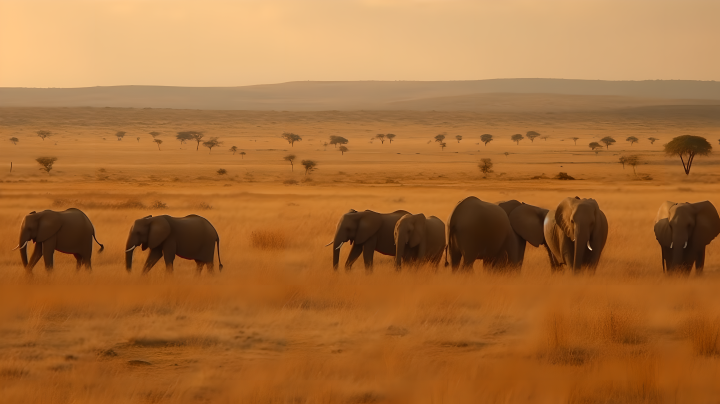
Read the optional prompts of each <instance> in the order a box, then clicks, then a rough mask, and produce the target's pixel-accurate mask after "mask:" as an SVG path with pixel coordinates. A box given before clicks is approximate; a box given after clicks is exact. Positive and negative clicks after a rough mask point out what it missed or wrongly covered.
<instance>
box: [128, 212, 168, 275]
mask: <svg viewBox="0 0 720 404" xmlns="http://www.w3.org/2000/svg"><path fill="white" fill-rule="evenodd" d="M170 231H171V230H170V223H168V221H167V219H166V218H165V217H163V216H157V217H152V215H150V216H146V217H144V218H142V219H138V220H136V221H135V223H133V226H132V227H131V228H130V234H129V235H128V239H127V243H126V244H125V248H126V250H125V268H126V269H127V270H128V272H130V270H131V269H132V258H133V250H135V248H136V247H137V246H142V250H143V251H145V250H146V249H148V248H150V249H153V248H157V247H158V246H160V245H161V244H162V243H163V242H164V241H165V239H166V238H168V236H169V235H170Z"/></svg>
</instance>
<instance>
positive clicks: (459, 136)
mask: <svg viewBox="0 0 720 404" xmlns="http://www.w3.org/2000/svg"><path fill="white" fill-rule="evenodd" d="M455 139H457V141H458V143H460V141H461V140H462V136H461V135H455Z"/></svg>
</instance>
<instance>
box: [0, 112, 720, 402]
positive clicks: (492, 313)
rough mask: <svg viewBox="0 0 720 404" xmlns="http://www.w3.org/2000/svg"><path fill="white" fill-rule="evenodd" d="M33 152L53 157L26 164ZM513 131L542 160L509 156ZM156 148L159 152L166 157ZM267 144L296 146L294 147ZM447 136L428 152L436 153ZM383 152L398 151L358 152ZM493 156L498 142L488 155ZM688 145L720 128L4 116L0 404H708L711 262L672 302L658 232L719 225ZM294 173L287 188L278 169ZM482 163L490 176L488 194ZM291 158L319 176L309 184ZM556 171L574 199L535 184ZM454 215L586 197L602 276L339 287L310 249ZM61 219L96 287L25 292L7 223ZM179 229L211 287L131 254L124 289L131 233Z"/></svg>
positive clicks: (487, 277) (690, 121)
mask: <svg viewBox="0 0 720 404" xmlns="http://www.w3.org/2000/svg"><path fill="white" fill-rule="evenodd" d="M38 130H48V131H51V132H52V135H51V136H50V137H48V138H47V139H45V140H41V139H40V138H39V137H38V136H37V135H36V134H35V132H36V131H38ZM190 130H196V131H204V132H205V136H206V139H207V138H209V137H212V136H217V137H219V140H220V141H222V142H224V143H223V145H222V146H220V147H217V148H214V149H212V151H209V150H208V149H207V148H204V147H203V146H202V145H200V146H199V150H197V151H196V144H194V143H192V142H189V143H188V144H184V145H181V144H180V143H179V142H178V141H176V140H175V139H174V138H175V133H176V132H178V131H190ZM529 130H535V131H538V132H540V133H541V134H543V135H549V136H550V137H549V138H548V139H547V140H542V139H535V141H534V142H532V143H531V142H530V141H529V140H527V139H526V140H523V141H521V142H520V145H516V144H515V143H513V142H512V141H511V140H510V136H511V135H512V134H515V133H522V134H524V133H525V132H527V131H529ZM118 131H125V132H127V134H126V135H125V137H124V139H123V140H122V141H118V140H117V139H116V137H115V133H116V132H118ZM151 131H157V132H161V135H160V136H159V137H158V138H159V139H161V140H163V143H162V144H161V145H160V150H158V146H157V145H156V144H155V143H153V142H152V138H151V136H150V135H148V133H149V132H151ZM283 132H293V133H296V134H299V135H300V136H302V138H303V140H302V141H299V142H297V143H295V145H294V146H292V147H291V146H290V145H289V144H288V143H287V142H285V141H284V140H283V139H281V138H280V135H281V134H282V133H283ZM441 132H447V139H446V141H445V142H446V143H447V147H446V148H445V149H444V150H441V148H440V147H439V146H438V143H436V142H434V141H433V137H434V136H435V135H437V134H439V133H441ZM378 133H383V134H387V133H393V134H396V135H397V137H396V138H395V140H394V141H393V142H392V143H389V142H388V141H387V140H386V141H385V143H384V144H381V142H380V141H379V140H373V141H371V138H372V137H374V136H375V135H376V134H378ZM485 133H489V134H493V135H494V137H495V140H493V141H492V142H491V143H489V144H488V145H487V146H485V145H483V144H482V143H480V135H481V134H485ZM683 134H693V135H701V136H705V137H707V138H708V140H709V141H710V142H711V143H712V144H713V145H717V142H718V140H717V139H718V138H720V118H718V115H717V114H715V113H714V112H713V111H710V112H709V113H708V112H707V111H706V110H704V109H703V108H702V107H698V108H692V107H683V108H662V107H658V108H644V109H643V108H640V109H632V110H622V111H615V110H603V111H596V112H564V113H555V114H546V113H536V112H534V113H522V112H517V113H488V114H483V113H476V112H432V111H427V112H401V111H394V112H368V111H357V112H340V111H334V112H235V111H195V110H187V111H181V110H158V109H94V108H72V109H70V108H56V109H41V108H36V109H22V108H6V109H2V110H0V136H2V139H0V141H1V142H2V143H0V169H1V170H2V173H0V180H2V181H3V182H2V183H0V226H2V231H1V232H0V401H2V402H3V403H99V402H102V403H128V402H133V403H135V402H137V403H230V402H248V403H336V402H340V403H411V402H412V403H479V402H482V403H531V402H532V403H558V402H565V403H573V404H576V403H638V402H639V403H716V402H717V400H718V397H720V384H719V383H718V380H720V345H719V342H720V341H718V337H719V336H720V295H719V294H718V291H720V240H715V241H714V242H713V243H712V244H710V246H709V247H708V250H707V259H706V267H705V274H704V275H703V276H702V277H696V276H694V274H693V275H691V276H690V277H688V278H671V277H667V276H664V275H663V273H662V267H661V260H660V249H659V246H658V245H657V242H656V241H655V237H654V234H653V231H652V226H653V220H654V217H655V213H656V212H657V209H658V207H659V206H660V204H661V203H662V202H663V201H665V200H672V201H676V202H684V201H688V202H693V201H701V200H710V201H711V202H713V203H714V204H715V205H716V206H720V186H719V185H718V180H720V158H718V155H717V154H715V155H711V156H708V157H704V158H701V157H698V158H697V160H696V163H695V165H694V166H693V169H692V172H691V174H690V176H689V177H686V176H685V175H684V173H683V171H682V167H681V165H680V162H679V159H677V158H676V157H666V156H665V155H664V154H663V153H662V145H663V143H666V142H667V141H669V140H670V139H672V137H674V136H678V135H683ZM330 135H339V136H343V137H346V138H347V139H348V140H349V143H348V144H347V148H348V149H349V151H348V152H346V153H345V154H344V155H342V154H341V153H340V152H339V151H337V150H336V149H335V148H334V147H333V146H332V145H328V146H324V145H323V142H325V141H327V140H328V137H329V136H330ZM456 135H461V136H463V139H462V140H461V141H460V142H459V143H458V142H457V140H455V136H456ZM604 136H612V137H614V138H615V139H616V140H617V143H616V144H615V145H613V146H610V147H609V149H603V150H601V151H599V153H598V154H597V155H596V154H595V153H593V152H591V151H590V149H589V148H588V146H587V145H588V143H590V142H592V141H598V140H599V139H600V138H602V137H604ZM628 136H636V137H638V138H639V139H640V142H639V143H638V144H634V145H630V144H629V143H628V142H626V141H625V138H626V137H628ZM10 137H17V138H18V143H17V145H13V144H12V143H11V142H10V141H8V139H9V138H10ZM137 137H139V138H140V139H139V141H138V140H137V139H136V138H137ZM572 137H578V138H579V140H578V141H577V145H575V144H574V142H573V140H571V138H572ZM648 137H656V138H658V139H660V140H659V141H657V142H655V144H654V145H651V144H650V142H649V141H648V140H647V138H648ZM231 146H237V148H238V150H239V151H244V152H246V154H245V155H244V156H241V155H240V154H239V153H236V154H234V155H233V154H232V152H229V151H228V149H229V148H230V147H231ZM505 152H507V153H509V154H508V155H505V154H504V153H505ZM291 153H292V154H295V155H296V156H297V159H296V160H295V163H294V164H295V166H294V171H291V167H290V164H289V163H288V162H287V161H284V160H283V157H284V156H286V155H288V154H291ZM631 154H637V155H639V156H640V158H641V161H642V162H643V164H640V165H638V166H637V167H635V173H634V172H633V168H632V167H629V166H626V167H625V168H623V167H622V165H620V164H619V163H618V162H617V161H618V158H619V157H620V156H623V155H631ZM40 156H53V157H57V158H58V160H57V161H56V163H55V165H54V167H53V170H52V171H51V172H50V174H47V173H45V172H41V171H40V170H38V168H39V166H38V164H37V163H36V162H35V158H37V157H40ZM481 158H491V159H492V162H493V163H494V167H493V170H494V173H491V174H489V175H488V176H487V178H483V175H482V174H481V173H480V171H479V170H478V167H477V164H478V162H479V161H480V159H481ZM303 159H312V160H315V161H316V162H317V170H315V171H314V172H311V173H309V174H307V175H306V174H305V173H304V170H303V168H302V165H301V164H300V162H301V160H303ZM10 162H12V163H13V171H12V172H9V171H10ZM219 169H225V170H226V171H227V174H225V175H219V174H218V173H217V170H219ZM559 172H566V173H568V174H569V175H570V176H573V177H575V178H576V180H575V181H559V180H555V179H552V178H553V177H554V176H555V175H557V174H558V173H559ZM533 177H538V179H531V178H533ZM469 195H475V196H477V197H479V198H480V199H483V200H486V201H493V202H495V201H500V200H507V199H518V200H520V201H524V202H527V203H530V204H534V205H538V206H542V207H545V208H549V209H553V208H554V207H555V206H556V205H557V203H558V202H559V201H560V200H561V199H563V198H565V197H567V196H576V195H577V196H580V197H592V198H595V199H596V200H597V201H598V203H599V205H600V207H601V209H603V211H604V212H605V214H606V216H607V218H608V222H609V226H610V233H609V236H608V244H607V246H606V248H605V250H604V253H603V258H602V260H601V263H600V266H599V267H598V269H597V272H596V274H595V275H593V276H591V275H579V276H574V275H572V274H570V273H568V271H566V272H565V273H562V274H557V275H551V274H550V269H549V264H548V259H547V256H546V253H545V251H544V250H542V249H536V248H532V247H529V248H528V251H527V254H526V258H525V263H524V266H523V268H522V272H521V273H520V274H517V275H494V274H490V273H486V272H484V271H483V270H482V263H480V262H477V263H476V264H475V269H474V272H473V273H471V274H463V275H457V274H452V273H451V272H450V270H449V269H447V268H445V267H444V266H442V265H441V266H440V267H439V268H433V267H420V268H404V269H403V270H402V271H401V272H399V273H398V272H396V271H395V270H394V268H393V265H392V261H391V259H390V258H389V257H383V256H378V255H377V254H376V259H375V268H374V271H373V272H372V273H371V274H366V272H365V270H364V269H363V266H362V262H356V264H355V266H354V268H353V270H352V271H350V272H345V271H344V270H342V269H341V270H340V271H338V272H333V270H332V265H331V256H332V254H331V251H330V247H324V245H325V244H326V243H327V242H328V241H330V240H331V239H332V236H333V233H334V229H335V224H336V223H337V220H338V218H339V217H340V216H341V215H342V214H343V213H345V212H347V211H348V210H349V209H351V208H353V209H357V210H363V209H372V210H376V211H380V212H388V211H393V210H396V209H405V210H408V211H410V212H413V213H419V212H422V213H425V214H426V215H435V216H438V217H440V218H441V219H443V220H445V219H446V218H447V217H448V215H449V213H450V212H451V210H452V209H453V207H454V205H455V204H456V203H457V202H458V201H459V200H461V199H462V198H464V197H466V196H469ZM68 207H77V208H80V209H82V210H83V211H84V212H86V213H87V215H88V216H89V217H90V219H91V220H92V221H93V223H94V225H95V228H96V233H97V237H98V240H100V242H101V243H103V244H104V245H105V251H104V252H102V253H99V254H97V253H96V254H94V255H93V270H92V272H91V273H90V272H87V271H85V270H81V271H76V270H75V262H74V259H73V258H72V257H71V256H68V255H64V254H61V253H59V252H56V254H55V257H56V258H55V269H54V271H53V272H52V273H47V272H46V271H45V269H44V267H43V264H42V262H41V263H40V264H38V265H37V266H36V267H35V269H34V275H33V276H32V277H27V276H25V274H24V270H23V269H22V267H21V262H20V257H19V254H18V252H17V251H11V249H12V248H13V247H15V246H16V245H17V239H18V228H19V225H20V222H21V220H22V217H23V216H24V215H26V214H27V213H29V212H30V211H32V210H36V211H40V210H44V209H64V208H68ZM190 213H197V214H200V215H202V216H204V217H206V218H208V219H209V220H210V221H211V222H212V223H213V224H214V225H215V227H216V229H217V230H218V233H219V234H220V240H221V243H220V251H221V256H222V262H223V264H224V266H225V267H224V270H223V271H222V272H217V271H216V272H215V273H212V274H209V273H206V272H203V273H202V274H201V275H200V276H197V275H196V274H195V264H194V263H193V262H191V261H185V260H182V259H177V260H176V261H175V272H174V273H173V274H171V275H169V274H166V273H165V270H164V268H163V265H156V267H155V268H153V269H152V270H151V271H150V273H149V274H148V275H147V276H143V275H141V274H140V271H139V267H140V266H141V264H142V261H143V260H144V259H145V256H146V254H147V253H146V252H140V253H137V254H135V264H134V270H133V272H131V273H130V274H128V273H127V272H126V271H125V269H124V265H123V259H124V254H123V252H124V246H125V239H126V237H127V234H128V231H129V228H130V225H131V223H132V221H133V220H135V219H137V218H140V217H143V216H146V215H149V214H154V215H157V214H169V215H173V216H182V215H186V214H190ZM346 254H347V247H346V248H345V251H343V257H342V259H343V260H344V256H345V255H346Z"/></svg>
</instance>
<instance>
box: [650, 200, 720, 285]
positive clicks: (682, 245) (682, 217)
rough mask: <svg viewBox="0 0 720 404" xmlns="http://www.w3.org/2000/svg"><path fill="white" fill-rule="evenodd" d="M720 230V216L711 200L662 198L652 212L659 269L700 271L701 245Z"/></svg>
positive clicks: (703, 253)
mask: <svg viewBox="0 0 720 404" xmlns="http://www.w3.org/2000/svg"><path fill="white" fill-rule="evenodd" d="M719 233H720V217H718V212H717V210H716V209H715V206H713V204H712V203H710V202H708V201H704V202H696V203H687V202H686V203H675V202H665V203H663V204H662V205H660V209H659V210H658V213H657V216H655V238H656V239H657V241H658V243H660V247H661V248H662V263H663V272H665V271H666V270H667V271H668V273H670V272H679V273H684V274H689V273H690V271H691V270H692V267H693V265H695V273H696V274H697V275H700V274H702V271H703V267H704V266H705V247H706V246H707V245H708V244H710V242H711V241H712V240H713V239H714V238H715V237H717V235H718V234H719Z"/></svg>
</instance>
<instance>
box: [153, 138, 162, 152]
mask: <svg viewBox="0 0 720 404" xmlns="http://www.w3.org/2000/svg"><path fill="white" fill-rule="evenodd" d="M153 142H155V143H157V145H158V150H160V145H161V144H162V139H153Z"/></svg>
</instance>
